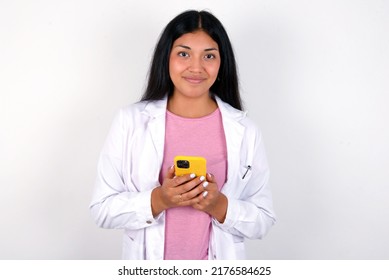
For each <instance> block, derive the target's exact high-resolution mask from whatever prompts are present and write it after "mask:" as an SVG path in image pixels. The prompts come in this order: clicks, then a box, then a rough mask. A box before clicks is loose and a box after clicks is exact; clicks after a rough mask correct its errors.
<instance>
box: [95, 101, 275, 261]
mask: <svg viewBox="0 0 389 280" xmlns="http://www.w3.org/2000/svg"><path fill="white" fill-rule="evenodd" d="M216 101H217V104H218V106H219V109H220V112H221V115H222V119H223V126H224V132H225V136H226V143H227V161H228V171H227V181H226V183H225V184H224V186H223V188H222V193H224V194H225V195H226V196H227V198H228V209H227V214H226V219H225V221H224V223H223V224H221V223H219V222H218V221H217V220H215V219H213V220H212V230H211V237H210V244H209V259H244V258H245V248H244V242H243V241H244V238H250V239H255V238H262V237H263V236H264V235H265V234H266V233H267V231H268V230H269V229H270V227H271V226H272V225H273V224H274V222H275V216H274V213H273V206H272V197H271V192H270V189H269V184H268V180H269V169H268V163H267V160H266V155H265V150H264V146H263V141H262V137H261V134H260V132H259V130H258V129H257V128H256V126H255V125H254V123H253V122H252V121H250V119H249V118H248V117H246V114H245V113H244V112H242V111H239V110H236V109H234V108H233V107H231V106H230V105H228V104H227V103H224V102H222V101H221V100H220V99H219V98H216ZM166 105H167V99H166V98H165V99H164V100H160V101H152V102H138V103H135V104H133V105H130V106H128V107H125V108H123V109H122V110H120V112H119V113H118V114H117V116H116V118H115V120H114V122H113V124H112V127H111V130H110V132H109V134H108V137H107V140H106V142H105V145H104V148H103V150H102V152H101V155H100V159H99V164H98V175H97V179H96V185H95V190H94V194H93V198H92V202H91V205H90V209H91V213H92V216H93V218H94V219H95V221H96V223H97V224H98V225H99V226H100V227H103V228H111V229H124V238H123V259H138V260H141V259H154V260H159V259H163V256H164V240H165V239H164V234H165V213H164V212H162V213H161V214H160V215H159V216H158V217H153V215H152V212H151V203H150V200H151V192H152V190H153V189H154V188H155V187H156V186H159V185H160V183H159V182H158V178H159V173H160V171H161V170H160V169H161V166H162V160H163V152H164V140H165V114H166ZM248 166H251V168H248ZM244 174H246V175H245V176H244Z"/></svg>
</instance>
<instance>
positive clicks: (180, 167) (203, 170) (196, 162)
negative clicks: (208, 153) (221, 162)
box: [174, 156, 207, 176]
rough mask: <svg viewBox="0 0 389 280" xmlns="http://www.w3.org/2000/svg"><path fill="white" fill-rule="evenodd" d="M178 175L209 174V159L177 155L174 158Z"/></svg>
mask: <svg viewBox="0 0 389 280" xmlns="http://www.w3.org/2000/svg"><path fill="white" fill-rule="evenodd" d="M174 164H175V173H176V176H182V175H185V174H191V173H194V174H196V176H205V175H206V174H207V161H206V159H205V158H203V157H194V156H176V157H175V158H174Z"/></svg>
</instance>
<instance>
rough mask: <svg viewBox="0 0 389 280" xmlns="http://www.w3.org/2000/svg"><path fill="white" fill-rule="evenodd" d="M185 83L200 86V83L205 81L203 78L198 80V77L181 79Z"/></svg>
mask: <svg viewBox="0 0 389 280" xmlns="http://www.w3.org/2000/svg"><path fill="white" fill-rule="evenodd" d="M183 78H184V80H185V81H187V82H189V83H191V84H200V83H202V82H203V81H205V79H204V78H200V77H183Z"/></svg>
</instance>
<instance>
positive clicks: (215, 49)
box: [175, 45, 219, 52]
mask: <svg viewBox="0 0 389 280" xmlns="http://www.w3.org/2000/svg"><path fill="white" fill-rule="evenodd" d="M177 47H180V48H184V49H187V50H191V48H190V47H188V46H185V45H177V46H175V48H177ZM204 51H206V52H208V51H219V50H218V49H217V48H207V49H204Z"/></svg>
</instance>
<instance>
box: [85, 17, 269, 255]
mask: <svg viewBox="0 0 389 280" xmlns="http://www.w3.org/2000/svg"><path fill="white" fill-rule="evenodd" d="M241 109H242V105H241V100H240V96H239V89H238V78H237V71H236V65H235V58H234V54H233V50H232V47H231V43H230V41H229V38H228V35H227V33H226V31H225V29H224V28H223V26H222V24H221V23H220V21H219V20H218V19H217V18H215V17H214V16H213V15H212V14H210V13H208V12H205V11H201V12H197V11H187V12H184V13H182V14H180V15H178V16H177V17H175V18H174V19H173V20H172V21H171V22H170V23H169V24H168V25H167V26H166V28H165V30H164V31H163V33H162V35H161V37H160V39H159V41H158V43H157V46H156V48H155V52H154V57H153V60H152V63H151V68H150V73H149V80H148V85H147V89H146V91H145V93H144V95H143V97H142V100H141V101H140V102H138V103H135V104H133V105H130V106H128V107H125V108H123V109H122V110H121V111H120V112H119V113H118V115H117V116H116V118H115V120H114V122H113V125H112V127H111V130H110V133H109V135H108V138H107V140H106V144H105V146H104V148H103V150H102V153H101V156H100V160H99V166H98V176H97V181H96V186H95V192H94V196H93V200H92V203H91V206H90V208H91V212H92V215H93V217H94V219H95V220H96V222H97V224H98V225H99V226H101V227H104V228H114V229H124V230H125V234H124V240H123V258H124V259H243V258H244V257H245V249H244V243H243V241H244V238H251V239H253V238H262V237H263V236H264V235H265V234H266V233H267V231H268V230H269V228H270V227H271V226H272V225H273V224H274V222H275V217H274V213H273V207H272V198H271V192H270V189H269V185H268V181H269V169H268V164H267V160H266V155H265V150H264V146H263V141H262V136H261V134H260V132H259V130H258V129H257V128H256V126H255V125H254V123H253V122H252V121H251V120H250V119H249V118H248V117H247V116H246V114H245V113H244V112H242V111H241ZM176 155H190V156H202V157H205V158H206V160H207V171H208V172H209V173H208V174H207V175H206V176H197V175H196V174H187V175H183V176H175V167H174V163H173V158H174V157H175V156H176Z"/></svg>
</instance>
